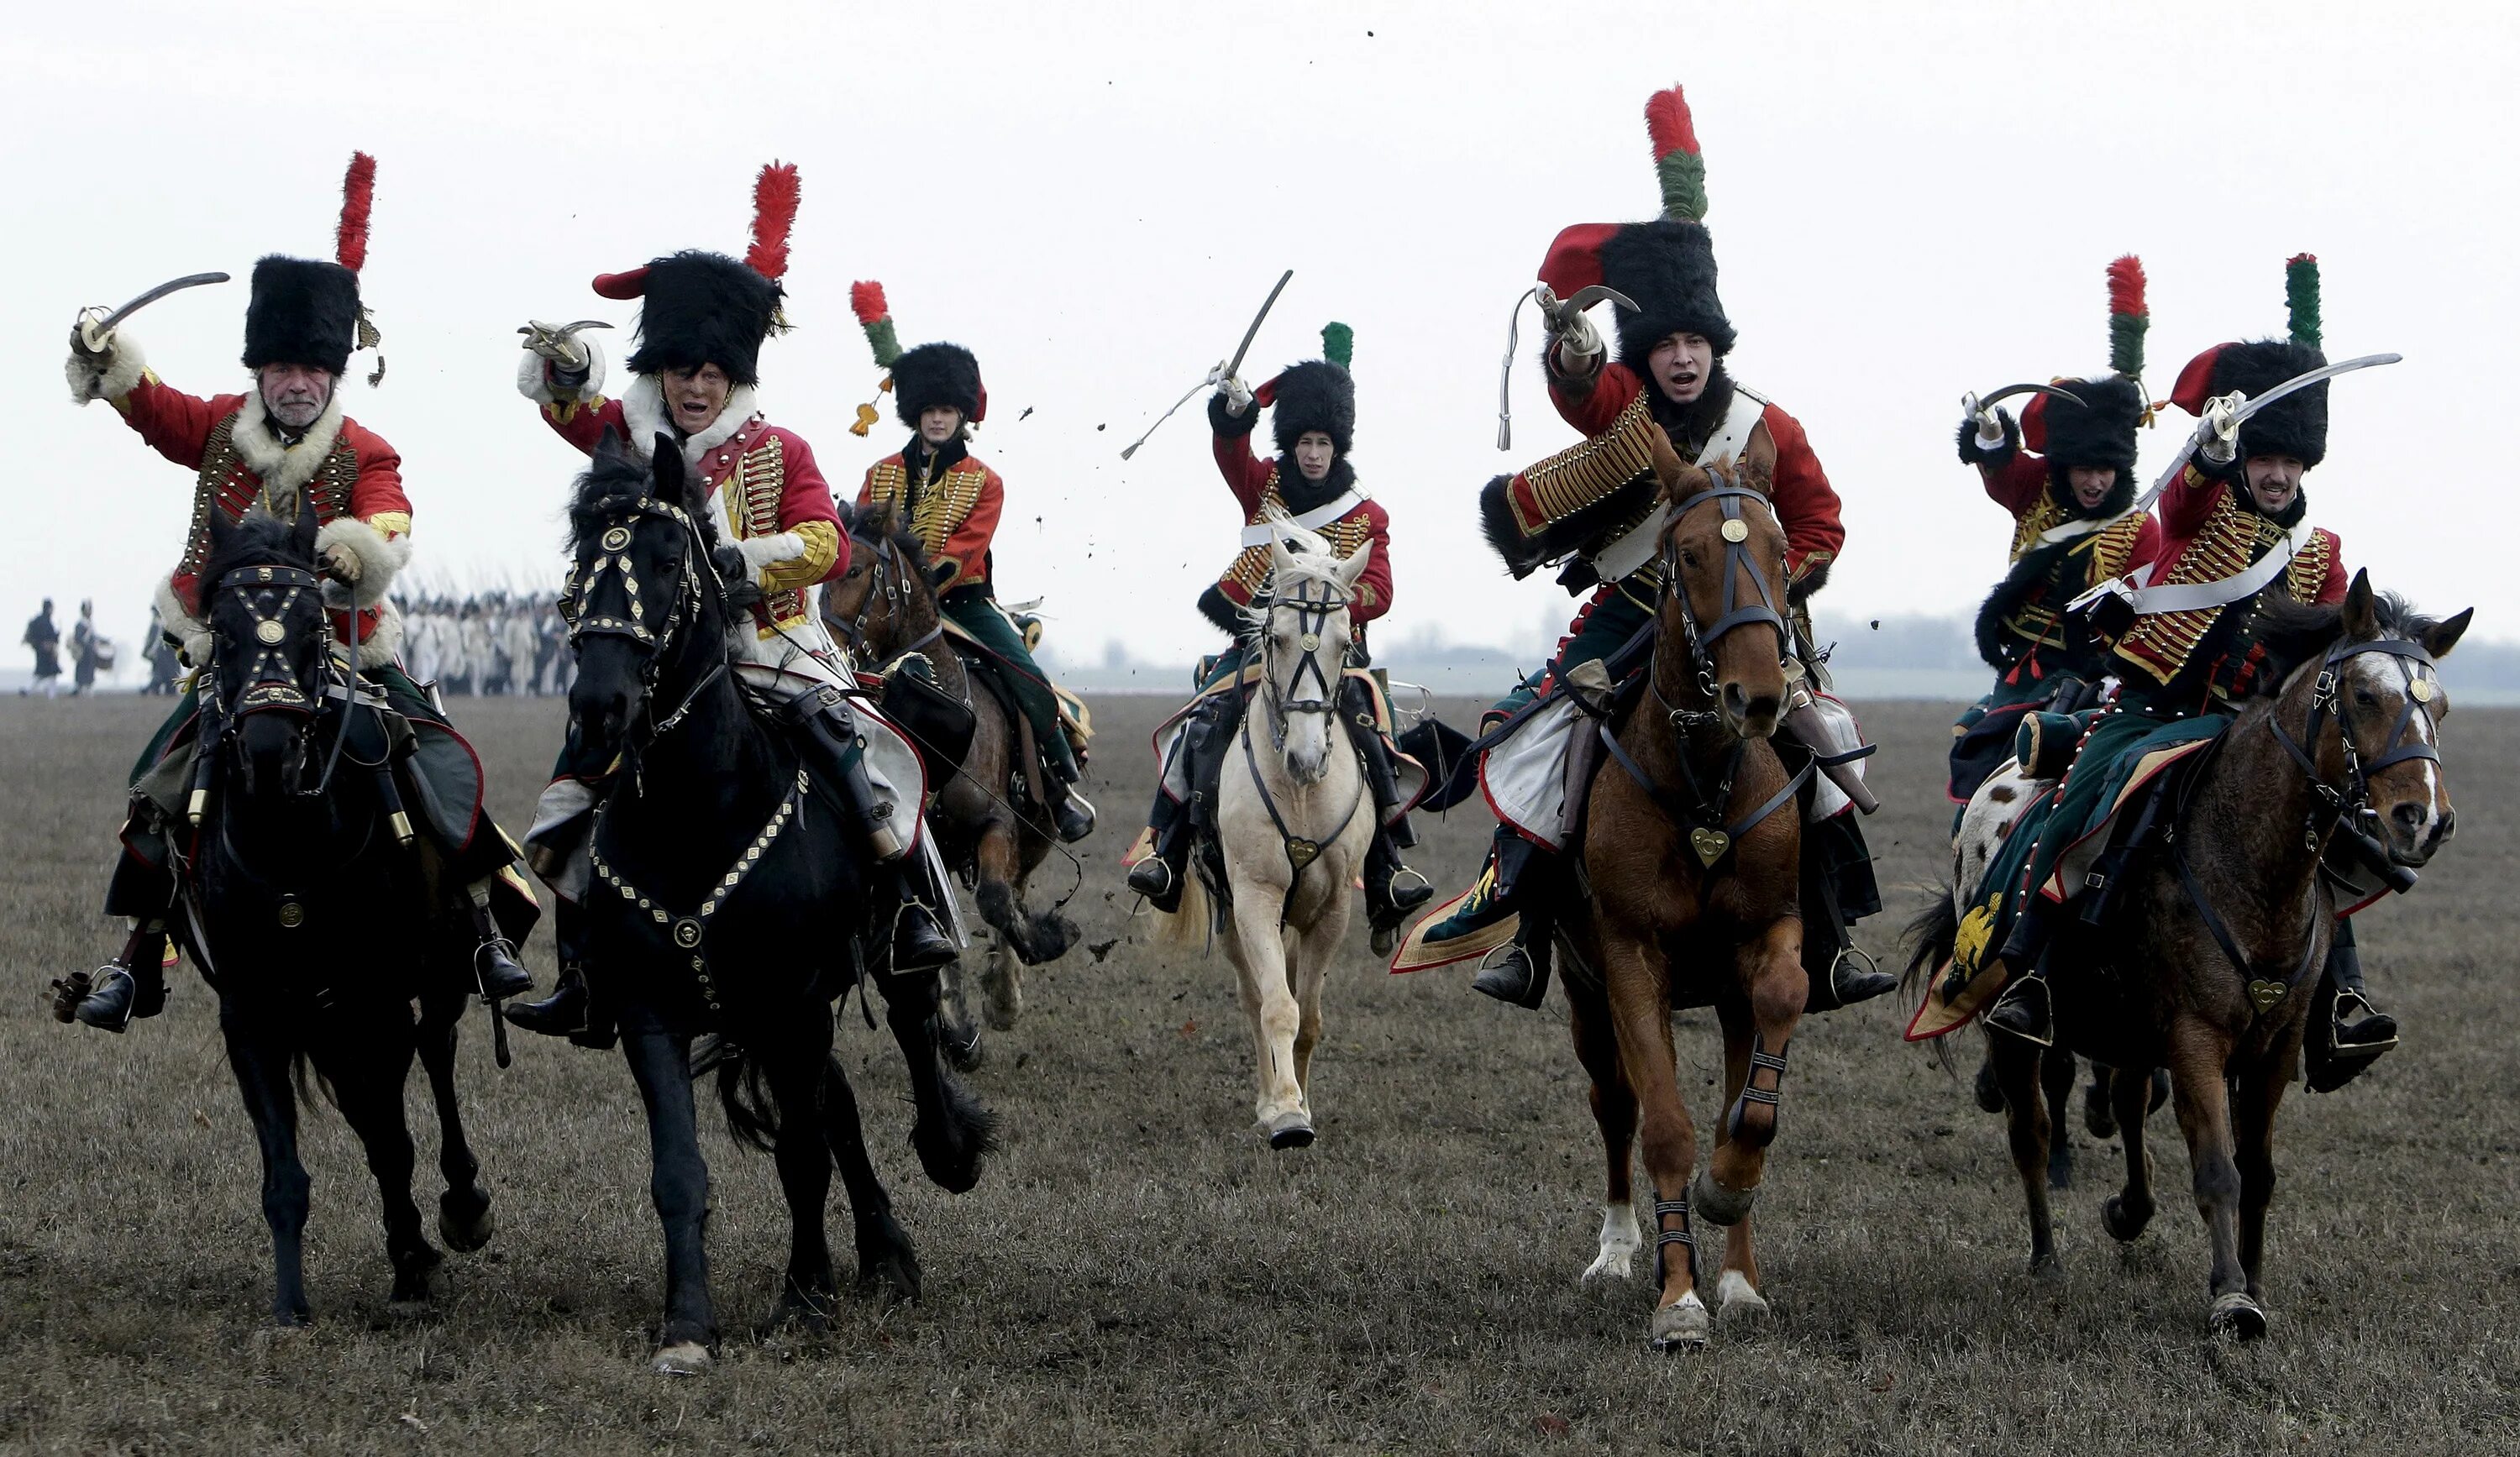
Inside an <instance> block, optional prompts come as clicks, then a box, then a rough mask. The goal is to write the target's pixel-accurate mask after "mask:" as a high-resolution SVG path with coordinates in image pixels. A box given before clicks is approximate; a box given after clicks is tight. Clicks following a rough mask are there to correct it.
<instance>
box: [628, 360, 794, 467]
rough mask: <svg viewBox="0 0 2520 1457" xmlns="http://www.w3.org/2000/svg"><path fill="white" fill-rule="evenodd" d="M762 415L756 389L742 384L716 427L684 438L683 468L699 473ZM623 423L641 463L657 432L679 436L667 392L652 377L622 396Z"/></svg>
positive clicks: (632, 383) (638, 380)
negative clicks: (667, 415)
mask: <svg viewBox="0 0 2520 1457" xmlns="http://www.w3.org/2000/svg"><path fill="white" fill-rule="evenodd" d="M759 413H760V406H759V405H758V404H757V403H756V398H755V394H754V391H753V388H752V386H751V385H749V384H739V385H737V386H736V387H735V388H734V390H732V391H731V392H729V394H728V395H727V397H726V408H725V409H724V410H721V411H719V412H718V414H717V423H715V424H713V425H710V426H709V427H708V428H707V429H705V430H702V431H700V432H699V433H698V434H697V435H689V436H685V437H684V438H683V464H686V465H689V466H691V467H693V468H694V469H697V468H698V467H699V464H700V462H701V461H703V460H705V459H707V457H708V453H709V452H710V451H713V450H715V449H717V448H718V447H719V446H721V445H724V444H725V443H726V442H727V441H729V440H732V439H734V438H735V433H736V431H738V430H741V429H742V428H743V427H744V425H745V424H747V423H749V422H750V421H751V419H752V418H753V416H755V415H757V414H759ZM621 422H622V423H623V424H624V425H626V426H628V427H629V430H630V448H631V449H632V450H635V451H637V452H638V453H639V459H641V460H643V461H644V460H646V459H648V455H649V451H650V448H651V447H652V445H653V443H654V441H655V439H656V434H657V432H658V431H663V432H665V433H667V434H679V433H680V432H679V431H677V430H675V429H674V426H673V424H672V422H671V421H669V420H668V419H666V418H665V392H664V390H663V389H662V388H661V387H659V386H658V385H657V383H656V376H655V375H639V376H638V377H636V378H634V379H632V380H631V381H630V387H629V388H628V389H626V390H623V391H622V392H621Z"/></svg>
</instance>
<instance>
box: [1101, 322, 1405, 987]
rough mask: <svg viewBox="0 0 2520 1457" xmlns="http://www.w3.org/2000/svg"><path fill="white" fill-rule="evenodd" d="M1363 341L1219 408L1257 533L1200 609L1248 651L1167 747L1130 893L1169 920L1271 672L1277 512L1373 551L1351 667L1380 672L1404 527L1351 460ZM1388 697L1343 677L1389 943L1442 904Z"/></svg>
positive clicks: (1346, 334) (1344, 553)
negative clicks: (1372, 633) (1426, 866)
mask: <svg viewBox="0 0 2520 1457" xmlns="http://www.w3.org/2000/svg"><path fill="white" fill-rule="evenodd" d="M1355 342H1356V336H1355V333H1354V331H1351V330H1350V329H1349V328H1348V327H1347V326H1346V325H1344V324H1330V325H1328V326H1326V327H1324V329H1323V330H1322V345H1323V353H1324V355H1325V356H1326V357H1324V358H1322V359H1316V360H1307V361H1305V362H1304V363H1302V364H1298V365H1292V366H1289V367H1288V368H1287V369H1286V370H1284V371H1283V372H1282V373H1281V374H1280V375H1278V376H1277V377H1275V378H1273V379H1270V380H1267V381H1265V382H1263V383H1262V384H1261V386H1260V387H1259V388H1258V389H1257V390H1253V389H1250V388H1247V387H1245V386H1244V384H1243V382H1242V381H1241V380H1240V379H1238V378H1234V377H1231V376H1229V377H1227V378H1226V379H1225V380H1224V381H1223V382H1222V383H1221V384H1219V385H1218V386H1217V390H1216V393H1215V394H1214V395H1213V396H1211V397H1210V398H1209V400H1208V406H1207V419H1208V425H1209V427H1210V429H1211V430H1212V431H1213V432H1214V435H1215V455H1216V468H1217V469H1218V470H1219V471H1221V472H1223V473H1224V476H1225V484H1226V488H1227V489H1228V490H1231V491H1232V492H1233V493H1234V502H1235V505H1236V506H1237V507H1238V508H1240V509H1241V511H1242V519H1243V523H1244V524H1243V529H1242V548H1241V550H1240V551H1239V552H1237V553H1236V555H1235V557H1234V560H1233V561H1232V562H1231V563H1230V564H1229V565H1228V566H1227V567H1226V569H1225V573H1224V575H1223V576H1221V577H1219V578H1218V579H1217V580H1216V582H1215V583H1214V584H1213V585H1211V586H1210V587H1209V588H1208V589H1207V590H1206V591H1205V592H1202V593H1201V594H1199V598H1198V610H1199V611H1200V612H1201V613H1202V614H1203V615H1205V616H1206V618H1207V620H1208V621H1210V622H1212V623H1214V624H1216V626H1217V627H1218V629H1219V630H1221V631H1223V632H1225V633H1227V634H1229V635H1231V636H1232V638H1233V640H1234V642H1233V645H1232V646H1231V647H1229V648H1227V649H1226V651H1225V652H1224V653H1223V654H1221V655H1219V656H1218V657H1216V658H1214V659H1211V660H1209V662H1208V663H1207V664H1206V667H1205V671H1204V672H1203V673H1202V674H1201V675H1200V684H1199V689H1198V697H1197V698H1196V700H1195V701H1194V702H1193V705H1192V706H1191V708H1190V709H1189V710H1187V711H1186V713H1185V714H1183V715H1181V716H1178V717H1177V719H1176V721H1175V722H1176V723H1177V724H1178V725H1179V728H1178V729H1177V730H1176V731H1175V732H1174V733H1173V735H1172V741H1171V742H1170V743H1169V744H1167V745H1166V746H1165V750H1164V755H1163V773H1162V776H1161V779H1160V782H1159V784H1158V786H1157V788H1156V790H1155V801H1154V808H1153V809H1152V810H1151V811H1150V812H1149V813H1148V820H1147V826H1148V828H1147V838H1148V848H1147V852H1146V853H1145V854H1144V856H1143V858H1142V859H1140V860H1138V861H1137V862H1136V863H1135V864H1133V865H1131V866H1130V867H1129V889H1131V890H1133V891H1136V892H1137V893H1138V894H1139V895H1142V896H1144V897H1146V898H1147V899H1148V901H1150V902H1152V903H1153V904H1154V905H1155V906H1156V908H1157V909H1160V910H1164V911H1167V912H1169V911H1173V910H1176V909H1178V908H1179V907H1180V905H1181V896H1182V886H1183V883H1184V877H1185V876H1186V875H1187V874H1188V873H1189V866H1190V854H1191V848H1192V845H1193V840H1194V839H1195V837H1196V835H1197V833H1198V832H1199V831H1200V830H1202V829H1204V830H1208V831H1211V832H1212V831H1213V830H1214V828H1215V826H1214V824H1213V823H1211V822H1209V820H1210V817H1211V816H1212V815H1213V813H1214V812H1213V808H1212V806H1213V803H1214V802H1213V799H1212V795H1213V793H1214V789H1215V785H1216V783H1217V774H1218V772H1219V769H1220V766H1221V764H1222V759H1223V755H1224V753H1225V750H1226V747H1227V746H1228V745H1229V744H1231V743H1232V742H1233V741H1234V734H1235V730H1236V729H1238V728H1239V727H1240V726H1241V723H1242V713H1243V708H1244V705H1245V699H1246V696H1247V693H1248V690H1249V687H1250V684H1249V683H1248V682H1247V679H1248V676H1249V674H1251V673H1256V672H1257V671H1258V667H1259V659H1258V658H1257V656H1256V655H1253V654H1251V653H1250V652H1249V651H1248V641H1247V638H1248V634H1249V633H1250V631H1251V622H1250V618H1249V613H1250V610H1251V607H1252V604H1253V603H1254V602H1255V601H1259V600H1262V599H1265V598H1266V597H1267V596H1268V591H1269V578H1270V554H1269V553H1270V527H1269V525H1268V524H1267V523H1268V521H1269V518H1270V516H1271V515H1272V513H1273V512H1278V511H1283V512H1284V513H1285V514H1287V515H1288V516H1291V517H1292V518H1293V519H1294V520H1295V522H1296V524H1298V525H1300V526H1303V527H1304V528H1306V529H1307V530H1310V531H1314V532H1317V533H1319V534H1320V535H1321V536H1322V538H1323V539H1324V540H1326V541H1328V543H1329V544H1330V549H1331V550H1332V551H1333V552H1336V553H1337V554H1338V556H1339V557H1341V558H1342V559H1344V558H1346V557H1350V556H1353V555H1355V554H1356V553H1357V552H1358V551H1359V550H1361V549H1362V548H1364V547H1365V546H1367V545H1368V544H1369V543H1370V544H1372V546H1373V556H1372V557H1371V558H1370V559H1369V560H1368V562H1367V563H1366V568H1365V571H1364V573H1363V574H1362V575H1361V576H1359V577H1358V578H1357V581H1356V586H1355V587H1354V588H1353V589H1352V590H1351V593H1350V596H1349V602H1348V620H1349V623H1350V624H1351V630H1352V632H1353V634H1354V646H1353V648H1352V649H1351V655H1352V657H1353V662H1352V663H1351V664H1350V665H1349V666H1350V667H1352V668H1360V669H1361V668H1363V667H1365V666H1366V665H1367V664H1368V663H1369V662H1370V661H1371V654H1370V653H1369V652H1368V651H1367V647H1366V625H1367V624H1368V623H1370V622H1372V621H1373V620H1374V619H1375V618H1377V617H1380V616H1381V615H1382V614H1383V613H1385V612H1388V611H1389V610H1391V515H1390V513H1389V512H1388V511H1386V510H1384V509H1383V508H1382V507H1381V506H1380V505H1379V504H1377V503H1376V502H1374V501H1373V499H1372V498H1371V497H1369V496H1367V495H1366V494H1365V493H1364V492H1363V491H1362V490H1360V489H1358V487H1357V484H1356V468H1355V466H1354V465H1353V464H1350V460H1349V455H1348V449H1349V446H1350V445H1351V443H1352V442H1353V440H1354V437H1355V433H1356V380H1355V377H1354V376H1353V375H1350V374H1349V373H1348V366H1349V364H1350V363H1351V362H1352V359H1353V355H1354V352H1355ZM1261 406H1266V407H1268V409H1269V412H1270V418H1269V429H1270V434H1271V437H1272V438H1273V439H1274V441H1275V442H1276V444H1277V447H1278V453H1277V456H1276V458H1275V459H1273V460H1267V461H1263V460H1261V459H1260V458H1259V457H1257V456H1255V455H1253V454H1252V453H1251V432H1252V430H1253V429H1254V428H1255V427H1257V426H1258V424H1259V423H1260V415H1259V408H1258V407H1261ZM1374 698H1375V693H1374V689H1373V685H1372V681H1371V680H1370V679H1368V678H1366V677H1364V676H1362V675H1361V674H1357V673H1349V674H1347V675H1344V676H1343V677H1342V679H1341V681H1340V684H1339V712H1340V713H1341V714H1342V715H1343V716H1345V717H1346V718H1347V720H1348V722H1349V724H1350V725H1351V726H1352V727H1351V730H1350V732H1349V735H1348V736H1349V738H1350V740H1351V741H1352V742H1354V743H1355V744H1356V745H1357V749H1358V753H1359V754H1360V756H1361V757H1362V758H1363V759H1364V761H1365V772H1366V775H1365V776H1366V784H1367V787H1368V788H1369V789H1370V790H1371V792H1372V793H1373V803H1374V809H1375V812H1376V814H1375V820H1374V834H1373V845H1372V847H1371V848H1370V849H1369V850H1368V851H1367V853H1366V861H1365V897H1366V911H1367V915H1368V918H1369V919H1370V920H1371V922H1372V924H1373V929H1374V932H1375V934H1376V935H1377V936H1385V937H1387V936H1389V935H1391V934H1393V932H1394V931H1396V929H1397V928H1398V926H1399V924H1400V921H1401V918H1402V917H1403V916H1405V915H1407V914H1408V912H1410V911H1411V910H1414V909H1416V908H1417V907H1418V906H1420V905H1424V904H1426V902H1427V901H1429V900H1430V899H1432V898H1433V894H1434V892H1433V888H1432V887H1430V886H1429V885H1427V883H1426V880H1425V877H1424V876H1421V875H1419V874H1418V872H1417V871H1415V870H1412V869H1410V868H1409V867H1408V866H1407V865H1406V864H1403V863H1402V862H1401V859H1400V852H1401V851H1402V850H1403V849H1405V848H1406V847H1408V846H1409V845H1411V844H1414V843H1416V838H1415V836H1414V835H1412V834H1411V832H1410V829H1409V819H1408V810H1409V805H1408V802H1407V798H1406V797H1404V795H1403V794H1402V792H1401V788H1400V780H1399V775H1398V772H1397V769H1398V766H1397V764H1396V761H1395V759H1394V756H1393V751H1392V747H1391V745H1390V743H1389V742H1388V741H1387V740H1386V739H1385V738H1384V737H1383V730H1384V729H1386V728H1387V727H1388V726H1387V719H1388V715H1387V713H1385V712H1383V711H1382V710H1381V707H1380V705H1379V704H1377V703H1376V702H1375V701H1374Z"/></svg>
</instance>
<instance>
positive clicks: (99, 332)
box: [78, 273, 228, 354]
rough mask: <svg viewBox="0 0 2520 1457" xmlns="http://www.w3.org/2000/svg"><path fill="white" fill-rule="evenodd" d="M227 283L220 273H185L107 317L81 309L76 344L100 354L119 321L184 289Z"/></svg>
mask: <svg viewBox="0 0 2520 1457" xmlns="http://www.w3.org/2000/svg"><path fill="white" fill-rule="evenodd" d="M227 281H228V276H227V275H226V274H224V273H188V274H186V275H184V276H183V277H182V278H180V279H170V280H168V281H167V282H165V283H162V284H159V285H158V287H155V288H152V289H150V290H149V291H148V292H146V293H143V294H141V295H140V296H139V297H138V298H135V299H133V300H131V301H130V302H129V303H126V304H124V305H123V306H122V307H120V308H118V309H115V310H114V311H113V312H112V313H110V314H108V313H103V312H101V311H99V310H97V309H93V308H90V309H82V310H80V311H79V321H78V331H79V342H80V343H81V344H84V345H86V346H87V352H88V353H90V354H103V353H104V352H105V346H106V344H107V342H108V341H110V340H111V339H112V337H113V331H114V328H115V327H116V326H117V325H119V324H121V323H122V321H123V320H125V319H128V318H130V317H131V316H132V315H134V314H136V313H139V312H140V311H141V310H142V309H145V308H147V307H149V306H150V305H151V304H153V303H156V302H157V301H158V300H159V299H161V298H163V297H165V296H166V295H167V294H169V293H174V292H177V291H180V290H182V289H185V288H198V287H201V286H202V285H203V284H224V283H226V282H227Z"/></svg>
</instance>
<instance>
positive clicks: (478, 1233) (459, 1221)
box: [437, 1193, 499, 1255]
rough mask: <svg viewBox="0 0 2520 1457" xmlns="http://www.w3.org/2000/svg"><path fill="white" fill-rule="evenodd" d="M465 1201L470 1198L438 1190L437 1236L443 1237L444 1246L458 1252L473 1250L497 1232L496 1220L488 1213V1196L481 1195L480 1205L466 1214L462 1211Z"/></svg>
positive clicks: (467, 1201)
mask: <svg viewBox="0 0 2520 1457" xmlns="http://www.w3.org/2000/svg"><path fill="white" fill-rule="evenodd" d="M467 1203H470V1201H469V1200H462V1199H458V1198H456V1197H455V1196H454V1195H453V1194H451V1193H449V1194H441V1195H439V1196H438V1200H437V1237H438V1238H439V1239H442V1240H444V1241H446V1248H448V1249H449V1250H452V1251H454V1252H455V1253H457V1254H458V1255H470V1254H472V1252H473V1251H475V1250H478V1249H480V1248H481V1247H482V1246H484V1245H486V1244H488V1243H490V1237H491V1236H492V1235H494V1234H496V1233H498V1232H499V1221H498V1219H497V1218H496V1217H495V1216H494V1215H492V1214H491V1213H490V1201H489V1199H488V1197H487V1196H484V1197H483V1198H482V1200H481V1207H480V1208H479V1209H478V1210H476V1211H475V1212H474V1213H473V1214H472V1215H471V1216H470V1217H469V1218H468V1217H466V1216H465V1214H463V1213H462V1210H463V1207H464V1205H466V1204H467Z"/></svg>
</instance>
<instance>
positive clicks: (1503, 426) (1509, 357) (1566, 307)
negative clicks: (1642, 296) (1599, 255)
mask: <svg viewBox="0 0 2520 1457" xmlns="http://www.w3.org/2000/svg"><path fill="white" fill-rule="evenodd" d="M1533 298H1538V299H1539V300H1540V312H1541V313H1542V314H1544V315H1546V316H1547V317H1548V319H1549V322H1550V323H1551V324H1553V325H1554V326H1556V327H1557V328H1559V329H1563V328H1565V327H1566V325H1567V323H1568V322H1569V321H1571V320H1573V319H1574V318H1576V317H1577V316H1578V315H1580V314H1582V313H1583V312H1584V311H1585V310H1586V309H1589V308H1591V307H1592V306H1593V305H1595V304H1597V303H1599V302H1600V301H1601V300H1603V299H1605V298H1606V299H1608V300H1609V301H1610V302H1612V303H1615V304H1617V305H1618V306H1619V307H1621V308H1623V309H1626V310H1628V311H1629V312H1630V313H1635V312H1637V311H1638V310H1637V301H1636V300H1635V299H1633V298H1630V297H1629V296H1628V295H1626V294H1624V293H1622V292H1620V291H1619V290H1618V289H1616V288H1613V287H1610V286H1609V285H1607V284H1587V285H1585V286H1584V287H1581V288H1578V289H1576V290H1575V292H1574V294H1573V295H1572V296H1571V297H1567V298H1564V299H1560V298H1559V297H1558V296H1557V295H1556V294H1554V293H1553V292H1551V291H1550V287H1549V286H1548V285H1547V284H1534V285H1532V286H1531V287H1528V288H1525V289H1523V290H1522V297H1520V298H1517V299H1515V300H1514V301H1513V313H1512V314H1510V315H1509V316H1508V317H1507V319H1506V321H1505V368H1504V370H1503V371H1501V372H1499V374H1498V375H1497V449H1499V450H1510V449H1512V448H1513V357H1514V355H1515V354H1516V353H1518V352H1520V350H1521V348H1522V306H1523V304H1524V303H1526V302H1528V301H1529V300H1531V299H1533Z"/></svg>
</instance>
